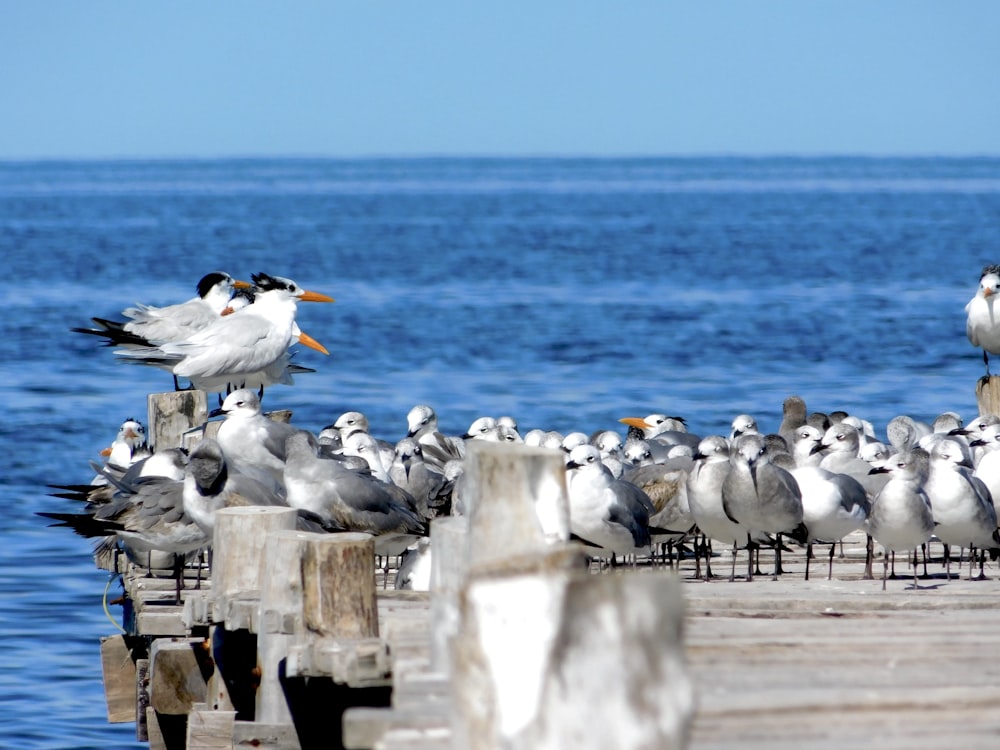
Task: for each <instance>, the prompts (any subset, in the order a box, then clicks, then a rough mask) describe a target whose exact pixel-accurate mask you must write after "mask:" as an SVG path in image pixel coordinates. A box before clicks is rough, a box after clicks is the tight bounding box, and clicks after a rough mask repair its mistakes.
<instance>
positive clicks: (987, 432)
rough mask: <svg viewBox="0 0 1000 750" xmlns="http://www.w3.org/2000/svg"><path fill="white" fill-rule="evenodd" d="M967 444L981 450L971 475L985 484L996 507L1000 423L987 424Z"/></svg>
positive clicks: (999, 483) (999, 480)
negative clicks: (977, 435)
mask: <svg viewBox="0 0 1000 750" xmlns="http://www.w3.org/2000/svg"><path fill="white" fill-rule="evenodd" d="M969 445H970V446H971V447H973V448H977V449H981V450H982V453H981V454H980V457H979V462H978V463H977V464H976V470H975V471H974V472H973V475H974V476H976V477H978V478H979V479H980V480H982V482H983V483H984V484H985V485H986V489H988V490H989V491H990V497H991V498H992V499H993V507H994V508H996V505H997V500H1000V424H994V425H989V426H987V427H986V428H985V429H983V431H982V433H981V434H980V437H978V438H977V439H975V440H973V441H972V442H971V443H970V444H969Z"/></svg>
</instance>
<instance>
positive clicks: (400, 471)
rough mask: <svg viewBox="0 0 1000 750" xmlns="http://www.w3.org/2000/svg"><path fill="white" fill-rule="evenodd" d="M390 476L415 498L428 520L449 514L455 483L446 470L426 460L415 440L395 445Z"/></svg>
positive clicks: (405, 439) (404, 440)
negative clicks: (440, 469)
mask: <svg viewBox="0 0 1000 750" xmlns="http://www.w3.org/2000/svg"><path fill="white" fill-rule="evenodd" d="M389 476H390V477H392V481H393V483H394V484H395V485H396V486H398V487H402V488H403V489H404V490H406V491H407V492H409V493H410V494H411V495H413V499H414V500H415V501H416V504H417V508H420V509H421V515H423V516H424V517H425V518H430V517H435V516H441V515H448V514H449V512H450V510H451V506H450V502H451V498H450V495H451V489H452V483H451V482H449V481H448V480H447V479H446V478H445V475H444V472H443V471H439V470H438V469H436V468H435V467H434V466H432V465H431V464H429V463H427V461H425V460H424V452H423V448H422V447H421V445H420V443H419V442H418V441H417V440H415V439H414V438H403V439H402V440H400V441H399V442H398V443H396V455H395V458H394V459H393V462H392V466H390V467H389ZM423 509H426V512H424V511H423Z"/></svg>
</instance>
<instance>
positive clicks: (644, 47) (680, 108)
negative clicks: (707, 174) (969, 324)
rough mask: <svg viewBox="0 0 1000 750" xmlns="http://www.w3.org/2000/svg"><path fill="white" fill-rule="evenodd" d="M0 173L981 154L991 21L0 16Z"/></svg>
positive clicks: (496, 8)
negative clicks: (245, 161)
mask: <svg viewBox="0 0 1000 750" xmlns="http://www.w3.org/2000/svg"><path fill="white" fill-rule="evenodd" d="M0 70H3V75H2V76H0V158H15V159H20V158H35V157H88V158H89V157H106V156H110V157H136V156H138V157H141V156H153V157H173V156H207V157H211V156H230V155H241V156H254V155H329V156H371V155H435V154H459V155H477V154H485V155H514V154H524V155H590V154H594V155H635V154H651V155H659V154H667V155H671V154H685V155H686V154H873V155H878V154H993V155H997V154H1000V2H996V1H995V0H955V1H952V2H929V1H927V0H837V1H836V2H834V1H833V0H794V1H792V0H760V1H759V2H753V1H752V0H698V1H697V2H696V1H695V0H691V1H690V2H670V1H666V0H665V1H662V2H649V1H646V0H637V1H635V2H628V1H625V2H606V1H605V2H588V1H586V0H579V1H577V2H567V1H563V0H551V1H550V2H546V0H534V2H523V1H522V0H508V1H507V2H492V1H489V2H477V1H475V0H465V2H457V1H456V2H435V1H434V0H425V1H424V2H417V1H416V0H394V1H393V2H388V1H385V2H381V1H378V0H369V1H367V2H362V1H360V0H357V1H355V0H349V1H344V2H340V1H335V0H329V1H328V2H297V1H294V0H293V1H289V2H279V1H278V0H271V1H268V2H257V1H255V0H241V1H239V2H235V1H230V0H209V1H207V2H206V1H204V0H201V1H199V2H187V1H185V0H181V1H180V2H151V1H147V0H144V1H143V2H102V1H101V0H87V1H86V2H79V1H74V2H68V1H67V2H26V1H23V0H0Z"/></svg>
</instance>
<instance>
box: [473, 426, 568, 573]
mask: <svg viewBox="0 0 1000 750" xmlns="http://www.w3.org/2000/svg"><path fill="white" fill-rule="evenodd" d="M466 462H467V464H468V468H467V469H466V472H467V474H468V477H469V485H470V490H471V491H470V493H469V505H470V506H471V507H470V508H469V509H468V516H469V554H470V558H469V565H470V568H471V567H475V566H476V565H487V566H488V565H489V564H490V563H491V562H493V561H495V560H503V559H506V558H507V557H510V556H512V555H513V556H517V555H522V554H530V553H535V552H542V551H544V549H545V547H546V546H547V545H549V544H551V543H553V542H561V541H566V540H567V539H569V500H568V494H567V490H566V467H565V458H564V456H563V454H562V453H560V452H559V451H554V450H548V449H545V448H533V447H529V446H524V445H514V444H508V443H493V442H487V441H479V440H473V441H470V443H469V446H468V456H467V458H466Z"/></svg>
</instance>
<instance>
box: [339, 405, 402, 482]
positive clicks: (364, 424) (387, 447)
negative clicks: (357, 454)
mask: <svg viewBox="0 0 1000 750" xmlns="http://www.w3.org/2000/svg"><path fill="white" fill-rule="evenodd" d="M333 426H334V427H335V428H336V429H338V430H339V431H340V443H341V448H342V449H343V448H344V447H345V446H346V445H347V439H348V438H349V437H351V436H352V435H354V434H355V433H358V432H363V433H365V434H366V435H369V436H371V428H370V425H369V422H368V417H366V416H365V415H364V414H363V413H362V412H360V411H345V412H344V413H343V414H341V415H340V416H339V417H337V421H336V422H334V423H333ZM372 440H374V441H375V444H376V445H377V446H378V452H379V460H380V461H381V463H382V468H384V469H385V470H386V471H388V470H389V467H390V466H392V462H393V459H394V458H395V457H396V446H394V445H393V444H392V443H390V442H389V441H387V440H380V439H379V438H376V437H374V436H372ZM342 452H346V451H343V450H342ZM366 458H367V457H366Z"/></svg>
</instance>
